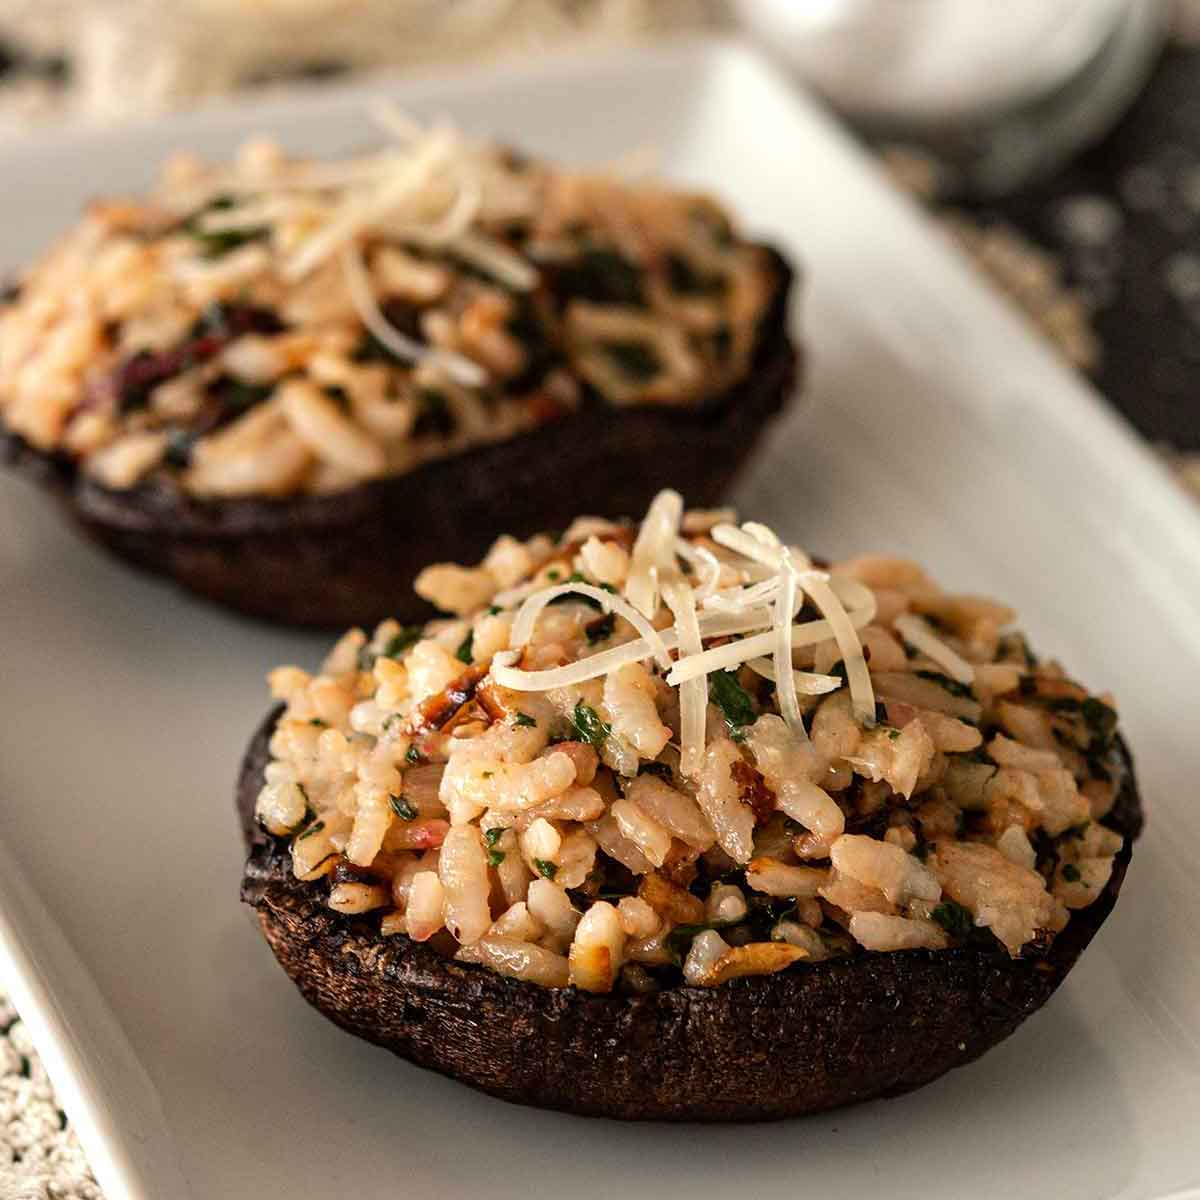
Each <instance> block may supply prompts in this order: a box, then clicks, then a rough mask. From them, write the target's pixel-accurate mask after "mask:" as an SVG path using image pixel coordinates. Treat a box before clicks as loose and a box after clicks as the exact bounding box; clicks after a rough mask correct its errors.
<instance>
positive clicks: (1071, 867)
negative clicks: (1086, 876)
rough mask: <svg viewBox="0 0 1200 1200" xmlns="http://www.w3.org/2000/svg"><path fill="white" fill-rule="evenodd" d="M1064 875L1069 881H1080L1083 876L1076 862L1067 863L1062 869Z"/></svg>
mask: <svg viewBox="0 0 1200 1200" xmlns="http://www.w3.org/2000/svg"><path fill="white" fill-rule="evenodd" d="M1062 877H1063V878H1064V879H1065V880H1066V881H1067V882H1068V883H1078V882H1079V881H1080V880H1081V879H1082V878H1083V876H1082V875H1080V873H1079V868H1078V867H1077V866H1076V865H1075V864H1074V863H1067V865H1066V866H1065V867H1063V869H1062Z"/></svg>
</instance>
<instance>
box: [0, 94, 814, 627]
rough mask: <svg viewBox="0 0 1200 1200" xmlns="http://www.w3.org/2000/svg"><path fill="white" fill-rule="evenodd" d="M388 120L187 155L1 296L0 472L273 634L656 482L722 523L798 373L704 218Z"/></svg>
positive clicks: (782, 336) (736, 244)
mask: <svg viewBox="0 0 1200 1200" xmlns="http://www.w3.org/2000/svg"><path fill="white" fill-rule="evenodd" d="M385 120H386V121H387V123H388V124H389V126H390V127H391V132H392V134H393V136H394V141H393V143H392V144H391V145H390V146H389V147H388V148H386V149H384V150H381V151H379V152H377V153H374V154H370V155H367V156H364V157H359V158H353V159H349V160H343V161H337V162H317V161H311V160H301V159H294V158H289V157H287V156H286V155H285V154H284V153H283V152H282V151H281V150H280V148H279V147H278V146H276V145H274V144H272V143H269V142H266V141H255V142H252V143H249V144H247V145H246V146H245V147H244V148H243V149H242V150H241V152H240V153H239V155H238V156H237V158H236V159H235V161H234V162H232V163H231V164H226V165H210V164H206V163H203V162H201V161H200V160H198V159H196V158H195V157H193V156H189V155H179V156H177V157H176V158H174V159H173V160H171V161H170V162H168V163H167V164H166V166H165V168H164V170H163V178H162V182H161V184H160V186H159V188H158V190H157V191H156V192H154V193H153V194H152V195H150V196H148V197H146V198H143V199H134V200H117V201H105V202H97V203H94V204H93V205H91V207H90V208H89V209H88V211H87V213H86V214H85V216H84V218H83V219H82V221H81V222H80V223H79V225H78V226H77V227H76V228H75V229H73V230H72V231H71V232H70V233H68V234H67V235H66V236H65V237H64V238H63V239H61V240H60V241H59V242H58V244H57V245H56V246H54V247H53V248H52V249H51V250H50V251H49V253H48V254H47V255H46V256H45V257H44V258H43V259H42V260H41V261H40V262H39V263H37V264H36V265H35V266H34V267H33V268H32V269H30V270H29V271H28V272H27V273H26V274H25V276H24V277H23V278H22V279H21V280H20V281H19V282H18V283H17V284H15V285H14V286H13V287H12V288H10V289H9V290H8V292H7V293H5V294H4V295H3V297H2V298H0V457H3V458H6V459H7V460H8V461H9V462H10V463H13V464H15V465H16V466H18V467H20V468H24V469H25V470H26V471H27V472H28V473H30V474H32V475H33V476H34V477H35V478H37V479H38V480H39V481H40V482H42V483H44V484H45V485H47V486H48V487H49V488H50V489H51V490H52V491H53V492H54V493H55V494H56V495H57V496H58V497H59V498H60V499H61V500H62V501H63V502H64V503H65V505H66V507H67V509H68V511H69V512H70V514H71V515H72V516H73V517H74V518H75V519H76V520H77V521H78V523H79V524H80V525H81V526H82V528H83V529H84V530H85V531H86V532H87V533H88V534H89V535H91V536H92V537H94V538H96V539H97V540H98V541H100V542H101V543H102V544H104V545H105V546H107V547H108V548H109V549H111V550H113V551H115V552H116V553H117V554H119V555H121V556H122V557H124V558H125V559H127V560H130V561H132V562H134V563H137V564H139V565H141V566H144V567H147V568H150V569H152V570H154V571H158V572H161V573H163V574H166V575H168V576H170V577H172V578H174V579H175V580H177V581H178V582H179V583H181V584H183V585H184V586H186V587H188V588H191V589H192V590H194V591H196V592H199V593H202V594H204V595H206V596H209V597H211V598H212V599H215V600H217V601H219V602H221V603H224V604H226V605H229V606H231V607H233V608H236V609H239V610H242V611H244V612H248V613H252V614H255V615H258V616H261V617H264V618H268V619H271V620H277V621H282V622H290V623H296V624H305V625H317V626H326V627H336V628H339V629H341V628H345V627H346V625H348V624H351V623H369V624H374V623H376V622H377V621H379V620H381V619H383V618H384V617H386V616H400V617H402V618H404V619H407V620H415V619H421V618H425V617H429V616H431V615H432V610H431V609H430V608H428V606H426V605H424V604H423V603H422V602H421V601H420V600H419V599H418V598H417V597H416V596H415V595H414V593H413V592H412V580H413V577H414V576H415V575H416V573H417V571H418V570H419V568H420V567H421V566H423V565H424V564H425V563H427V562H430V561H432V560H433V559H435V558H439V557H440V558H445V557H454V558H457V559H459V560H461V561H473V560H475V559H477V558H479V557H480V556H481V555H482V554H483V552H484V551H485V550H486V549H487V546H488V545H489V544H490V543H491V541H492V540H493V538H494V537H495V536H496V534H497V533H499V532H501V531H502V530H508V531H509V532H512V533H516V534H518V535H520V536H529V535H531V534H532V533H534V532H536V531H537V530H538V529H541V528H545V527H546V524H547V523H548V524H550V525H552V526H553V525H557V526H559V527H563V526H565V525H566V524H567V523H568V522H569V521H570V519H571V518H572V517H573V516H574V514H575V513H577V512H579V511H581V510H582V511H596V512H600V513H605V514H609V515H619V514H622V513H628V512H640V511H642V510H643V509H644V508H645V506H646V504H647V503H649V500H650V499H651V497H652V495H653V489H652V487H651V485H650V483H649V482H648V481H649V480H650V479H652V478H653V477H654V475H655V472H656V469H657V468H658V466H659V465H660V464H661V462H662V461H663V460H664V459H668V460H669V461H670V462H671V464H672V470H673V472H674V473H675V475H676V476H677V477H678V478H679V479H681V480H682V481H684V482H685V483H686V484H687V486H689V487H690V489H691V490H692V493H693V494H694V496H695V497H696V499H697V501H698V502H700V503H705V504H711V503H716V502H717V500H718V499H719V497H720V495H721V493H722V492H723V491H724V490H725V488H726V487H727V485H728V484H729V482H730V480H731V478H732V477H733V475H734V474H735V473H736V471H737V469H738V467H739V466H740V464H741V463H742V462H743V461H744V459H745V458H746V456H747V454H748V453H749V451H750V450H751V448H752V447H753V445H754V443H755V441H756V439H757V437H758V436H759V434H760V432H761V431H762V429H763V428H764V426H765V424H766V423H767V422H768V420H769V418H770V417H771V416H772V415H773V414H774V413H776V412H777V411H778V410H779V409H780V408H781V406H782V405H783V403H784V402H785V400H786V399H787V397H788V395H789V393H790V391H791V390H792V387H793V384H794V380H795V375H796V355H795V352H794V350H793V348H792V346H791V344H790V341H789V335H788V329H787V299H788V293H789V288H790V283H791V272H790V270H789V268H788V266H787V264H786V263H785V262H784V261H783V259H782V258H781V257H780V256H779V255H778V254H776V253H775V252H774V251H772V250H770V249H768V248H767V247H765V246H761V245H756V244H754V243H752V242H749V241H747V240H746V239H745V238H743V237H741V236H740V235H739V234H738V233H737V231H736V230H735V228H734V226H733V224H732V222H731V219H730V217H729V216H728V214H727V213H726V212H725V211H724V209H723V208H722V207H721V206H720V205H719V204H717V203H716V202H715V201H714V200H713V199H711V198H710V197H707V196H704V195H699V194H695V193H689V192H685V191H682V190H678V189H672V188H668V187H666V186H663V185H658V184H653V183H648V182H644V181H635V180H632V179H630V178H628V177H626V176H623V175H622V174H620V173H619V172H616V171H608V172H599V171H598V172H594V173H588V172H583V171H574V170H566V169H562V168H558V167H555V166H552V165H550V164H548V163H545V162H541V161H537V160H534V159H531V158H527V157H524V156H522V155H520V154H518V153H516V152H514V151H511V150H509V149H506V148H504V147H501V146H497V145H492V144H487V143H481V142H475V141H471V140H468V139H466V138H465V137H463V136H462V135H461V134H459V133H458V132H456V131H455V130H453V129H452V128H449V127H445V126H435V127H433V128H429V129H425V128H420V127H417V126H414V125H411V124H409V123H408V122H407V121H405V120H403V119H402V118H400V117H398V116H397V115H396V114H385ZM384 547H386V552H384V553H381V549H383V548H384ZM397 605H399V611H397V607H396V606H397Z"/></svg>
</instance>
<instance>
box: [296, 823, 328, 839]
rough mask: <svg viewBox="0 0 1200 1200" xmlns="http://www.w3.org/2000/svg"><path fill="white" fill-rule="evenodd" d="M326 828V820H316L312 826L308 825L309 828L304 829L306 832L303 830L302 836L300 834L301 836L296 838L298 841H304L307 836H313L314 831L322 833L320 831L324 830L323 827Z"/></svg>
mask: <svg viewBox="0 0 1200 1200" xmlns="http://www.w3.org/2000/svg"><path fill="white" fill-rule="evenodd" d="M324 828H325V822H324V821H314V822H313V823H312V824H311V825H310V826H309V827H308V828H307V829H306V830H305V831H304V832H303V833H302V834H301V835H300V836H299V837H298V838H297V839H296V841H298V842H302V841H304V839H305V838H309V837H312V835H313V834H314V833H320V832H321V830H322V829H324Z"/></svg>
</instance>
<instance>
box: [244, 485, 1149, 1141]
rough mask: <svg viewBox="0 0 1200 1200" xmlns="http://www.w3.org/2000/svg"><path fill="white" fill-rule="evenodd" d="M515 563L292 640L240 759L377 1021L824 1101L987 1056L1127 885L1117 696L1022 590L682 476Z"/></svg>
mask: <svg viewBox="0 0 1200 1200" xmlns="http://www.w3.org/2000/svg"><path fill="white" fill-rule="evenodd" d="M485 562H486V563H487V564H488V565H487V566H479V567H461V566H454V565H449V564H443V565H438V566H431V567H429V568H427V569H426V570H425V571H424V572H423V573H422V575H421V576H420V577H419V579H418V581H417V586H418V588H419V589H420V590H421V592H422V594H423V595H425V596H427V597H428V598H429V599H431V600H432V602H433V603H434V604H436V605H437V607H438V608H440V609H441V610H443V612H445V613H446V614H448V615H446V616H444V617H441V618H438V619H435V620H433V621H431V622H429V623H427V624H424V625H403V624H401V623H399V622H397V621H395V620H388V621H385V622H383V623H382V624H381V625H380V626H379V627H378V628H377V629H375V631H374V632H373V633H372V634H370V635H368V634H366V633H364V632H362V631H361V630H357V629H356V630H353V631H351V632H349V633H347V634H345V635H344V636H343V637H342V639H341V640H340V641H339V642H338V643H337V644H336V646H335V647H334V648H333V650H332V651H331V653H330V655H329V657H328V658H327V659H326V661H325V663H324V665H323V666H322V668H321V670H320V672H319V673H317V674H315V675H311V674H309V673H307V672H306V671H303V670H301V669H300V668H298V667H281V668H279V669H278V670H276V671H275V672H273V673H272V675H271V677H270V685H271V689H272V692H273V694H274V696H275V698H276V700H277V701H278V705H277V707H276V709H275V710H274V711H273V712H271V713H270V714H269V716H268V717H267V719H266V720H265V722H264V724H263V725H262V727H261V729H260V730H259V731H258V733H257V734H256V736H255V737H254V739H253V742H252V743H251V746H250V749H249V751H248V753H247V756H246V758H245V760H244V762H243V767H242V773H241V777H240V781H239V787H238V806H239V811H240V814H241V819H242V825H243V830H244V833H245V837H246V839H247V843H248V845H249V848H250V854H249V860H248V862H247V866H246V871H245V876H244V880H243V888H242V896H243V899H244V900H245V901H246V902H247V903H249V904H250V905H252V906H253V907H254V908H255V910H256V912H257V915H258V919H259V922H260V925H261V928H262V931H263V933H264V934H265V936H266V939H267V941H268V942H269V943H270V945H271V948H272V950H273V951H274V953H275V955H276V957H277V958H278V960H279V961H280V963H281V964H282V965H283V967H284V968H285V970H286V971H287V973H288V974H289V975H290V976H291V978H292V979H293V981H294V982H295V983H296V984H297V986H298V987H299V988H300V990H301V992H302V993H303V994H304V996H305V997H306V998H307V999H308V1000H309V1001H310V1002H311V1003H312V1004H314V1005H315V1006H316V1007H317V1008H319V1009H320V1010H321V1011H322V1012H323V1013H325V1014H326V1015H327V1016H328V1017H330V1018H332V1020H334V1021H335V1022H337V1023H338V1024H339V1025H341V1026H343V1027H344V1028H346V1029H348V1030H349V1031H351V1032H352V1033H355V1034H358V1035H359V1036H361V1037H364V1038H367V1039H369V1040H371V1041H373V1042H376V1043H378V1044H379V1045H381V1046H384V1047H386V1048H388V1049H389V1050H392V1051H394V1052H395V1053H397V1054H399V1055H401V1056H403V1057H405V1058H408V1059H411V1060H412V1061H413V1062H416V1063H419V1064H421V1065H422V1066H426V1067H431V1068H434V1069H436V1070H438V1071H441V1072H444V1073H446V1074H449V1075H452V1076H454V1077H456V1078H458V1079H460V1080H463V1081H465V1082H467V1083H469V1084H472V1085H474V1086H475V1087H478V1088H481V1089H483V1090H485V1091H487V1092H490V1093H492V1094H494V1095H497V1096H501V1097H503V1098H505V1099H508V1100H513V1101H518V1102H521V1103H527V1104H533V1105H539V1106H544V1107H550V1108H558V1109H564V1110H569V1111H572V1112H578V1113H585V1114H596V1115H606V1116H612V1117H621V1118H630V1119H642V1118H667V1119H700V1120H749V1119H759V1118H769V1117H784V1116H793V1115H797V1114H801V1113H808V1112H814V1111H818V1110H821V1109H826V1108H831V1107H834V1106H837V1105H842V1104H847V1103H850V1102H853V1101H859V1100H866V1099H869V1098H871V1097H875V1096H881V1095H894V1094H896V1093H899V1092H903V1091H906V1090H909V1089H911V1088H914V1087H918V1086H920V1085H921V1084H923V1083H926V1082H928V1081H930V1080H932V1079H934V1078H936V1077H937V1076H939V1075H941V1074H942V1073H944V1072H945V1071H946V1070H948V1069H950V1068H952V1067H954V1066H957V1065H960V1064H962V1063H966V1062H969V1061H970V1060H972V1059H974V1058H976V1057H977V1056H979V1055H980V1054H982V1053H983V1052H984V1051H985V1050H987V1049H988V1048H989V1047H991V1046H992V1045H994V1044H995V1043H996V1042H998V1041H1000V1040H1001V1039H1002V1038H1004V1037H1006V1036H1007V1035H1008V1034H1010V1033H1012V1032H1013V1030H1014V1029H1016V1027H1017V1026H1018V1025H1019V1024H1020V1023H1021V1021H1022V1020H1024V1019H1025V1018H1026V1017H1027V1016H1029V1015H1030V1014H1031V1013H1032V1012H1033V1011H1034V1010H1036V1009H1037V1008H1038V1007H1039V1006H1040V1005H1041V1004H1042V1003H1043V1002H1044V1001H1046V1000H1047V999H1048V997H1049V996H1050V994H1051V993H1052V992H1053V991H1054V989H1055V988H1056V987H1057V986H1058V984H1059V983H1060V982H1061V981H1062V979H1063V978H1064V976H1065V975H1066V973H1067V971H1068V970H1069V969H1070V968H1071V966H1072V965H1073V963H1074V962H1075V960H1076V958H1077V957H1078V955H1079V953H1080V952H1081V951H1082V950H1083V948H1084V947H1085V946H1086V945H1087V943H1088V941H1089V940H1090V939H1091V937H1092V935H1093V934H1094V933H1095V932H1096V930H1097V929H1098V928H1099V926H1100V924H1101V922H1102V921H1103V920H1104V918H1105V917H1106V916H1107V914H1108V913H1109V911H1110V910H1111V908H1112V906H1113V903H1114V902H1115V900H1116V896H1117V893H1118V891H1119V889H1120V886H1121V883H1122V880H1123V878H1124V876H1125V870H1126V867H1127V865H1128V863H1129V859H1130V853H1131V848H1132V843H1133V840H1134V838H1135V837H1136V836H1137V834H1138V832H1139V831H1140V827H1141V809H1140V805H1139V800H1138V796H1137V792H1136V788H1135V783H1134V777H1133V771H1132V765H1131V761H1130V758H1129V756H1128V754H1127V752H1126V749H1125V746H1124V743H1123V741H1122V740H1121V738H1120V736H1119V734H1118V732H1117V712H1116V707H1115V704H1114V701H1113V700H1112V698H1111V697H1110V696H1108V695H1095V694H1092V693H1090V692H1089V691H1088V690H1087V689H1085V688H1084V687H1082V686H1081V685H1080V684H1078V683H1076V682H1075V681H1074V680H1072V679H1071V678H1070V677H1069V676H1068V675H1067V674H1066V672H1065V671H1064V670H1063V668H1062V667H1060V666H1059V665H1058V664H1057V663H1055V662H1053V661H1051V660H1045V659H1043V660H1039V659H1038V658H1036V657H1034V655H1033V653H1032V652H1031V651H1030V649H1029V647H1028V646H1027V644H1026V642H1025V640H1024V639H1023V637H1022V636H1021V635H1020V634H1019V633H1015V632H1012V631H1011V630H1010V625H1011V622H1012V621H1013V619H1014V614H1013V612H1012V610H1010V609H1009V608H1007V607H1006V606H1004V605H1003V604H1000V603H997V602H995V601H992V600H988V599H983V598H980V597H976V596H969V595H958V594H953V593H948V592H945V591H943V590H942V589H941V588H940V587H938V586H937V584H936V583H935V582H934V581H933V580H932V579H931V578H930V577H929V576H928V575H927V574H926V573H925V572H924V571H923V570H922V569H921V568H920V567H919V566H917V565H915V564H914V563H911V562H907V561H903V560H900V559H895V558H886V557H880V556H868V557H860V558H855V559H851V560H848V561H844V562H839V563H834V564H832V565H828V564H819V563H815V562H814V561H813V560H811V559H810V558H808V557H807V556H806V555H805V554H804V553H803V552H802V551H801V550H800V549H799V548H797V547H794V546H788V545H786V544H784V543H782V542H781V541H780V540H779V539H778V538H777V537H776V536H775V534H774V533H773V532H772V531H771V530H770V529H768V528H766V527H765V526H762V525H758V524H754V523H747V524H743V525H737V524H735V523H734V520H733V518H732V515H731V514H729V513H723V512H713V511H691V512H688V513H685V512H684V511H683V505H682V501H681V499H680V496H679V495H678V494H677V493H675V492H670V491H666V492H662V493H660V494H659V495H658V496H657V498H656V499H655V500H654V501H653V503H652V504H651V506H650V508H649V511H648V512H647V514H646V516H645V518H644V520H642V521H641V522H640V524H637V525H634V524H628V523H622V522H613V521H609V520H604V519H596V518H586V519H580V520H577V521H575V522H574V523H573V524H572V525H571V526H570V527H569V528H568V529H567V530H566V531H565V533H563V534H561V535H559V536H558V537H553V536H547V535H540V536H535V537H533V538H531V539H528V540H518V539H515V538H510V537H506V538H501V539H500V540H499V541H498V542H497V543H496V545H495V546H494V547H493V548H492V550H491V552H490V553H489V554H488V556H487V559H486V560H485ZM781 1046H782V1047H786V1052H785V1053H782V1054H781V1053H780V1052H779V1050H780V1047H781Z"/></svg>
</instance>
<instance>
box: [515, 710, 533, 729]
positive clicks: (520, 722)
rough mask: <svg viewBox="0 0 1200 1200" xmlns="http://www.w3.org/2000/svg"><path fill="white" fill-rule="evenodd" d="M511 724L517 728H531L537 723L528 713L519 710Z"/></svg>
mask: <svg viewBox="0 0 1200 1200" xmlns="http://www.w3.org/2000/svg"><path fill="white" fill-rule="evenodd" d="M513 724H514V725H516V726H517V728H518V729H531V728H533V726H535V725H536V724H537V721H536V720H534V718H533V717H531V716H530V715H529V714H528V713H523V712H519V713H517V715H516V717H515V718H514V720H513Z"/></svg>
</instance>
